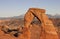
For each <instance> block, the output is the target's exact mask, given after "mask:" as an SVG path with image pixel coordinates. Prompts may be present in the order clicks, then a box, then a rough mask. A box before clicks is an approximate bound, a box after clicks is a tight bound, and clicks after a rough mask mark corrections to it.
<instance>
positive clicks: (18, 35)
mask: <svg viewBox="0 0 60 39" xmlns="http://www.w3.org/2000/svg"><path fill="white" fill-rule="evenodd" d="M35 17H36V19H38V22H36V24H35V23H34V22H33V19H34V18H35ZM10 21H11V20H10ZM16 22H17V21H16ZM14 23H15V22H13V23H10V25H8V24H9V23H8V24H4V25H3V26H1V28H0V33H1V34H0V39H58V34H57V32H56V29H55V27H54V25H53V23H52V21H51V20H49V19H48V17H47V15H46V14H45V10H44V9H39V8H30V9H29V10H28V11H27V12H26V14H25V16H24V24H23V26H22V25H19V23H21V22H18V23H16V24H15V25H14ZM37 23H39V24H37Z"/></svg>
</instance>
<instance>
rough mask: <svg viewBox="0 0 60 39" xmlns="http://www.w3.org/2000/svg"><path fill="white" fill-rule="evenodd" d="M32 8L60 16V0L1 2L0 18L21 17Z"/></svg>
mask: <svg viewBox="0 0 60 39" xmlns="http://www.w3.org/2000/svg"><path fill="white" fill-rule="evenodd" d="M32 7H33V8H42V9H45V10H46V14H52V15H55V14H60V0H0V17H12V16H19V15H22V14H25V13H26V12H27V10H28V9H29V8H32Z"/></svg>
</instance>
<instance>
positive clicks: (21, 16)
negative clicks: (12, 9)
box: [0, 15, 24, 20]
mask: <svg viewBox="0 0 60 39" xmlns="http://www.w3.org/2000/svg"><path fill="white" fill-rule="evenodd" d="M20 18H21V19H23V18H24V15H20V16H13V17H0V20H5V19H20Z"/></svg>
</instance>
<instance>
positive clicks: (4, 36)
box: [0, 18, 60, 39]
mask: <svg viewBox="0 0 60 39" xmlns="http://www.w3.org/2000/svg"><path fill="white" fill-rule="evenodd" d="M50 20H52V21H53V24H54V25H55V28H56V29H57V33H58V36H60V19H55V18H54V19H53V18H50ZM40 24H41V23H40V22H39V21H38V20H34V21H33V22H32V23H31V27H30V28H29V29H30V31H31V39H39V37H40V33H41V32H42V31H41V25H40ZM2 26H9V27H10V29H13V30H8V29H5V28H4V27H2ZM23 26H24V20H23V19H22V20H21V19H10V20H9V19H7V20H0V39H21V38H22V36H21V35H22V32H20V31H22V28H23ZM19 27H20V29H19ZM17 28H18V29H17ZM15 29H17V30H15ZM5 31H6V32H5ZM23 39H24V38H23ZM59 39H60V38H59Z"/></svg>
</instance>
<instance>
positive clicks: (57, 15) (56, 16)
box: [0, 14, 60, 20]
mask: <svg viewBox="0 0 60 39" xmlns="http://www.w3.org/2000/svg"><path fill="white" fill-rule="evenodd" d="M46 15H47V16H48V17H49V18H60V15H59V14H56V15H50V14H46ZM23 18H24V15H20V16H13V17H0V20H5V19H23Z"/></svg>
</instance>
